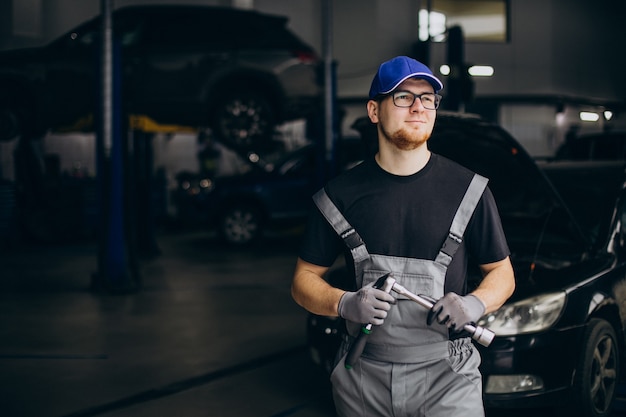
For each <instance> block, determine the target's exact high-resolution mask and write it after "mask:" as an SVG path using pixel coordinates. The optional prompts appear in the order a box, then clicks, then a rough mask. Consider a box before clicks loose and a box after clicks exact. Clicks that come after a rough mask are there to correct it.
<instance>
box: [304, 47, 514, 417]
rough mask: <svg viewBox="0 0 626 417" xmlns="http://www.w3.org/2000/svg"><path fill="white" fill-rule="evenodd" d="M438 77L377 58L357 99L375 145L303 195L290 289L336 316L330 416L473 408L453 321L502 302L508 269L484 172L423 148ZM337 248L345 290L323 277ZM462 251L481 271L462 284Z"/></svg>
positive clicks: (473, 372)
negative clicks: (402, 291)
mask: <svg viewBox="0 0 626 417" xmlns="http://www.w3.org/2000/svg"><path fill="white" fill-rule="evenodd" d="M442 88H443V84H442V83H441V81H440V80H439V79H437V78H436V77H435V76H434V75H433V73H432V72H431V70H430V69H429V68H428V67H426V66H425V65H423V64H422V63H420V62H418V61H415V60H413V59H411V58H408V57H404V56H400V57H396V58H394V59H391V60H389V61H387V62H384V63H383V64H381V65H380V67H379V69H378V72H377V73H376V75H375V77H374V79H373V81H372V84H371V88H370V92H369V100H368V102H367V113H368V116H369V118H370V120H371V121H372V122H373V123H375V124H377V131H378V145H379V149H378V152H377V153H376V155H375V157H374V158H371V159H369V160H366V161H364V162H363V163H362V164H360V165H358V166H357V167H355V168H353V169H352V170H350V171H347V172H345V173H343V174H341V175H339V176H338V177H336V178H335V179H333V180H331V181H330V182H329V183H328V184H327V185H326V187H325V188H324V189H323V190H321V191H320V192H319V193H317V194H316V196H315V197H314V200H315V202H316V204H317V206H318V209H316V210H314V212H313V215H312V216H311V219H310V221H309V225H308V227H307V232H306V234H305V236H304V239H303V245H302V248H301V250H300V256H299V258H298V261H297V264H296V268H295V272H294V277H293V283H292V295H293V298H294V299H295V300H296V302H297V303H298V304H300V305H301V306H302V307H304V308H305V309H307V310H308V311H310V312H312V313H314V314H318V315H325V316H339V317H342V318H343V319H345V323H346V328H347V331H348V335H347V336H346V337H345V341H344V343H343V346H342V349H341V351H340V354H339V355H338V360H337V366H336V367H335V369H334V371H333V373H332V375H331V382H332V384H333V397H334V401H335V406H336V408H337V413H338V414H339V415H340V416H390V415H393V416H395V417H400V416H441V417H453V416H459V417H461V416H463V417H465V416H472V417H477V416H482V415H484V411H483V403H482V387H481V384H482V382H481V375H480V373H479V371H478V366H479V364H480V356H479V353H478V351H477V350H476V348H475V347H474V346H473V344H472V343H471V340H470V338H469V337H468V335H467V334H466V333H463V332H462V329H463V327H464V325H465V324H467V323H473V322H476V321H477V320H478V319H479V318H480V317H481V316H483V315H484V314H485V313H489V312H492V311H495V310H496V309H498V308H499V307H500V306H502V304H504V302H505V301H506V300H507V299H508V298H509V297H510V296H511V294H512V293H513V290H514V287H515V279H514V275H513V269H512V266H511V263H510V260H509V249H508V245H507V243H506V239H505V236H504V233H503V230H502V226H501V223H500V218H499V215H498V211H497V207H496V205H495V202H494V199H493V196H492V194H491V192H490V191H489V189H488V187H486V179H484V178H482V177H480V176H478V175H475V174H474V173H472V172H470V171H469V170H467V169H465V168H463V167H461V166H460V165H458V164H456V163H454V162H452V161H450V160H448V159H446V158H444V157H442V156H439V155H436V154H433V153H431V152H430V151H429V149H428V139H429V137H430V135H431V133H432V130H433V126H434V123H435V117H436V109H437V108H438V106H439V101H440V99H441V97H440V96H439V95H438V92H439V91H440V90H441V89H442ZM345 248H347V249H349V251H348V252H349V253H350V254H351V258H352V259H349V261H350V262H349V263H350V264H353V265H354V273H355V276H354V278H355V279H354V283H353V285H354V287H353V288H351V291H346V290H344V289H340V288H336V287H333V286H331V285H330V284H329V283H327V282H326V281H325V280H324V276H325V274H326V272H327V271H328V269H329V267H330V266H331V265H332V264H333V263H334V261H335V259H336V258H337V256H338V255H339V254H340V253H341V252H342V250H345ZM470 255H471V257H472V259H473V260H475V261H477V263H478V264H479V267H480V270H481V272H482V275H483V279H482V281H481V283H480V285H479V286H478V287H477V288H475V289H473V291H471V293H467V282H466V274H467V264H468V258H469V256H470ZM385 274H392V275H393V277H394V279H396V281H397V282H398V283H399V284H401V285H402V286H404V287H406V288H407V289H408V290H409V291H411V292H413V293H415V294H423V295H427V296H430V297H431V298H433V299H434V300H437V301H436V303H435V305H434V306H433V308H432V309H431V310H427V309H425V308H423V307H421V306H419V305H417V304H415V303H414V302H411V301H410V300H408V299H405V298H404V297H398V299H396V298H395V297H394V296H392V295H391V294H388V293H386V292H385V291H382V290H380V289H376V288H374V287H373V284H374V282H375V281H376V280H377V279H378V278H379V277H381V276H383V275H385ZM365 323H371V324H372V325H374V327H373V328H372V331H371V334H370V335H369V336H368V343H367V344H366V346H365V349H364V352H363V354H362V355H361V357H360V359H359V360H358V361H357V362H356V363H355V364H351V365H352V367H351V369H346V367H345V366H344V365H345V363H344V361H345V356H346V352H347V351H348V349H349V346H350V344H351V343H352V342H353V340H354V337H355V336H356V335H357V334H358V332H359V328H360V327H361V326H362V325H363V324H365Z"/></svg>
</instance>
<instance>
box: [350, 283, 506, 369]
mask: <svg viewBox="0 0 626 417" xmlns="http://www.w3.org/2000/svg"><path fill="white" fill-rule="evenodd" d="M391 275H392V274H391V273H388V274H385V275H383V276H382V277H380V278H378V280H376V283H375V284H374V288H378V289H382V290H383V291H385V292H388V293H389V292H391V291H393V292H395V293H397V294H400V295H404V296H405V297H407V298H408V299H410V300H411V301H414V302H416V303H417V304H419V305H421V306H422V307H424V308H427V309H429V310H430V309H431V308H433V306H434V305H435V303H436V300H434V299H433V298H431V297H428V296H426V295H416V294H414V293H412V292H411V291H409V290H407V289H406V288H405V287H403V286H402V285H400V284H398V282H397V281H396V280H395V278H393V277H392V276H391ZM372 327H373V326H372V323H368V324H366V325H365V326H363V327H362V328H361V332H360V333H359V335H358V336H357V338H356V340H355V341H354V342H353V343H352V346H350V350H349V351H348V355H347V356H346V360H345V363H344V366H345V367H346V369H351V368H352V365H353V364H354V363H355V362H356V361H357V360H358V359H359V357H360V356H361V354H362V353H363V349H365V344H366V343H367V336H369V334H370V333H371V332H372ZM463 329H464V330H465V331H466V332H468V333H469V334H470V336H471V338H472V339H474V340H475V341H477V342H478V343H480V344H481V345H483V346H485V347H487V346H489V345H490V344H491V342H492V341H493V338H494V337H495V336H496V334H495V333H494V332H493V331H491V330H489V329H488V328H486V327H481V326H478V325H476V324H472V323H467V324H466V325H465V326H463Z"/></svg>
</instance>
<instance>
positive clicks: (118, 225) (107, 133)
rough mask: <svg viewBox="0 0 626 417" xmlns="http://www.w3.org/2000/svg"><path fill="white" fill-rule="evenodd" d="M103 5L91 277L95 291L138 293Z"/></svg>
mask: <svg viewBox="0 0 626 417" xmlns="http://www.w3.org/2000/svg"><path fill="white" fill-rule="evenodd" d="M101 5H102V13H101V18H102V51H101V56H100V71H101V73H100V76H101V77H100V79H101V90H100V94H101V97H100V102H101V107H100V110H101V112H99V115H100V117H101V119H100V124H99V131H98V138H97V146H96V153H97V155H96V164H97V170H98V189H99V196H100V204H99V207H100V218H101V221H100V230H99V237H98V243H99V245H98V271H97V272H96V273H95V274H94V275H93V276H92V283H91V288H92V290H94V291H104V292H110V293H117V294H119V293H129V292H134V291H136V290H138V289H139V286H140V285H139V283H140V277H139V271H138V268H137V267H136V263H135V258H134V256H133V250H132V249H133V248H132V246H131V242H130V241H129V239H128V237H129V236H128V233H127V228H126V226H127V224H128V222H127V217H128V206H127V205H126V204H125V203H126V199H125V190H126V187H125V185H126V184H125V181H126V179H127V176H126V175H125V173H126V169H125V165H126V159H127V155H128V152H127V141H126V140H125V139H126V138H125V137H123V135H122V132H123V131H124V130H125V129H123V127H122V123H123V118H122V114H123V111H122V101H121V85H120V84H121V64H120V61H121V50H120V49H121V45H120V42H119V41H118V40H116V39H115V37H114V36H113V30H112V26H113V25H112V0H102V3H101ZM126 127H127V126H126ZM126 131H127V130H126Z"/></svg>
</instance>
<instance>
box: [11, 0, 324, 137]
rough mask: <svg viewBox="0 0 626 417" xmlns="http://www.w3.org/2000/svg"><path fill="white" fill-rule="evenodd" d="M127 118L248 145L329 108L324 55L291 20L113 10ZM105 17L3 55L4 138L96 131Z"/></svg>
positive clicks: (249, 14)
mask: <svg viewBox="0 0 626 417" xmlns="http://www.w3.org/2000/svg"><path fill="white" fill-rule="evenodd" d="M112 20H113V35H114V45H120V47H119V48H114V50H120V51H121V54H120V56H121V64H120V73H121V74H123V75H122V77H121V84H122V91H123V107H124V112H125V113H126V114H134V115H143V116H148V117H150V118H152V119H153V120H155V121H157V122H159V123H163V124H177V125H186V126H194V127H196V126H202V127H210V128H212V130H213V131H214V133H215V134H216V135H217V137H218V138H219V139H221V140H223V141H231V142H234V143H235V144H237V145H244V146H245V145H246V144H249V143H250V142H251V141H253V140H255V139H258V138H261V139H262V138H266V137H269V136H270V135H271V133H272V131H273V128H274V126H275V125H276V124H277V123H279V122H281V121H286V120H291V119H296V118H306V117H309V116H310V115H312V114H314V112H315V111H317V108H318V107H319V106H320V100H319V98H320V94H321V91H322V89H321V85H320V82H319V81H320V80H319V68H318V67H319V58H318V57H317V55H316V53H315V52H314V50H313V49H312V48H311V47H310V46H309V45H307V44H305V43H304V42H302V41H301V40H300V39H298V38H297V37H296V36H295V35H294V34H293V33H292V32H290V31H289V30H288V28H287V18H285V17H282V16H272V15H266V14H261V13H258V12H254V11H244V10H238V9H232V8H218V7H208V6H174V5H159V6H129V7H125V8H120V9H117V10H115V11H114V13H113V17H112ZM100 22H101V19H100V17H96V18H94V19H92V20H91V21H88V22H86V23H84V24H82V25H80V26H78V27H76V28H74V29H72V30H71V31H69V32H67V33H66V34H65V35H63V36H61V37H60V38H58V39H56V40H55V41H53V42H51V43H50V44H49V45H46V46H43V47H39V48H30V49H22V50H12V51H3V52H0V141H1V140H10V139H13V138H14V137H17V136H23V135H41V134H43V133H44V132H45V131H46V130H48V129H57V128H61V129H69V130H73V129H80V130H85V128H86V129H89V130H90V129H92V128H93V126H92V124H93V123H92V120H93V117H94V114H95V113H97V112H94V109H96V108H97V105H98V101H97V96H98V73H99V65H98V59H99V55H100V54H99V49H100V45H101V42H100V40H99V37H100V31H101V23H100Z"/></svg>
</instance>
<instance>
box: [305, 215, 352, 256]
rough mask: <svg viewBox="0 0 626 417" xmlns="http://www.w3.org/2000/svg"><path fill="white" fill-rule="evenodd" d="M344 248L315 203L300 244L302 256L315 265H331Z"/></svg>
mask: <svg viewBox="0 0 626 417" xmlns="http://www.w3.org/2000/svg"><path fill="white" fill-rule="evenodd" d="M342 249H343V241H342V240H341V238H340V237H339V236H338V235H337V233H336V232H335V230H334V229H333V228H332V226H331V225H330V223H328V221H326V219H325V218H324V216H323V215H322V213H321V212H320V211H319V209H318V208H317V207H316V206H315V205H313V207H312V209H311V212H310V213H309V218H308V222H307V226H306V229H305V232H304V236H303V238H302V243H301V245H300V250H299V256H300V258H301V259H303V260H304V261H306V262H309V263H312V264H314V265H319V266H327V267H330V266H331V265H332V264H333V263H334V262H335V260H336V259H337V256H339V254H340V253H341V252H342Z"/></svg>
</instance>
